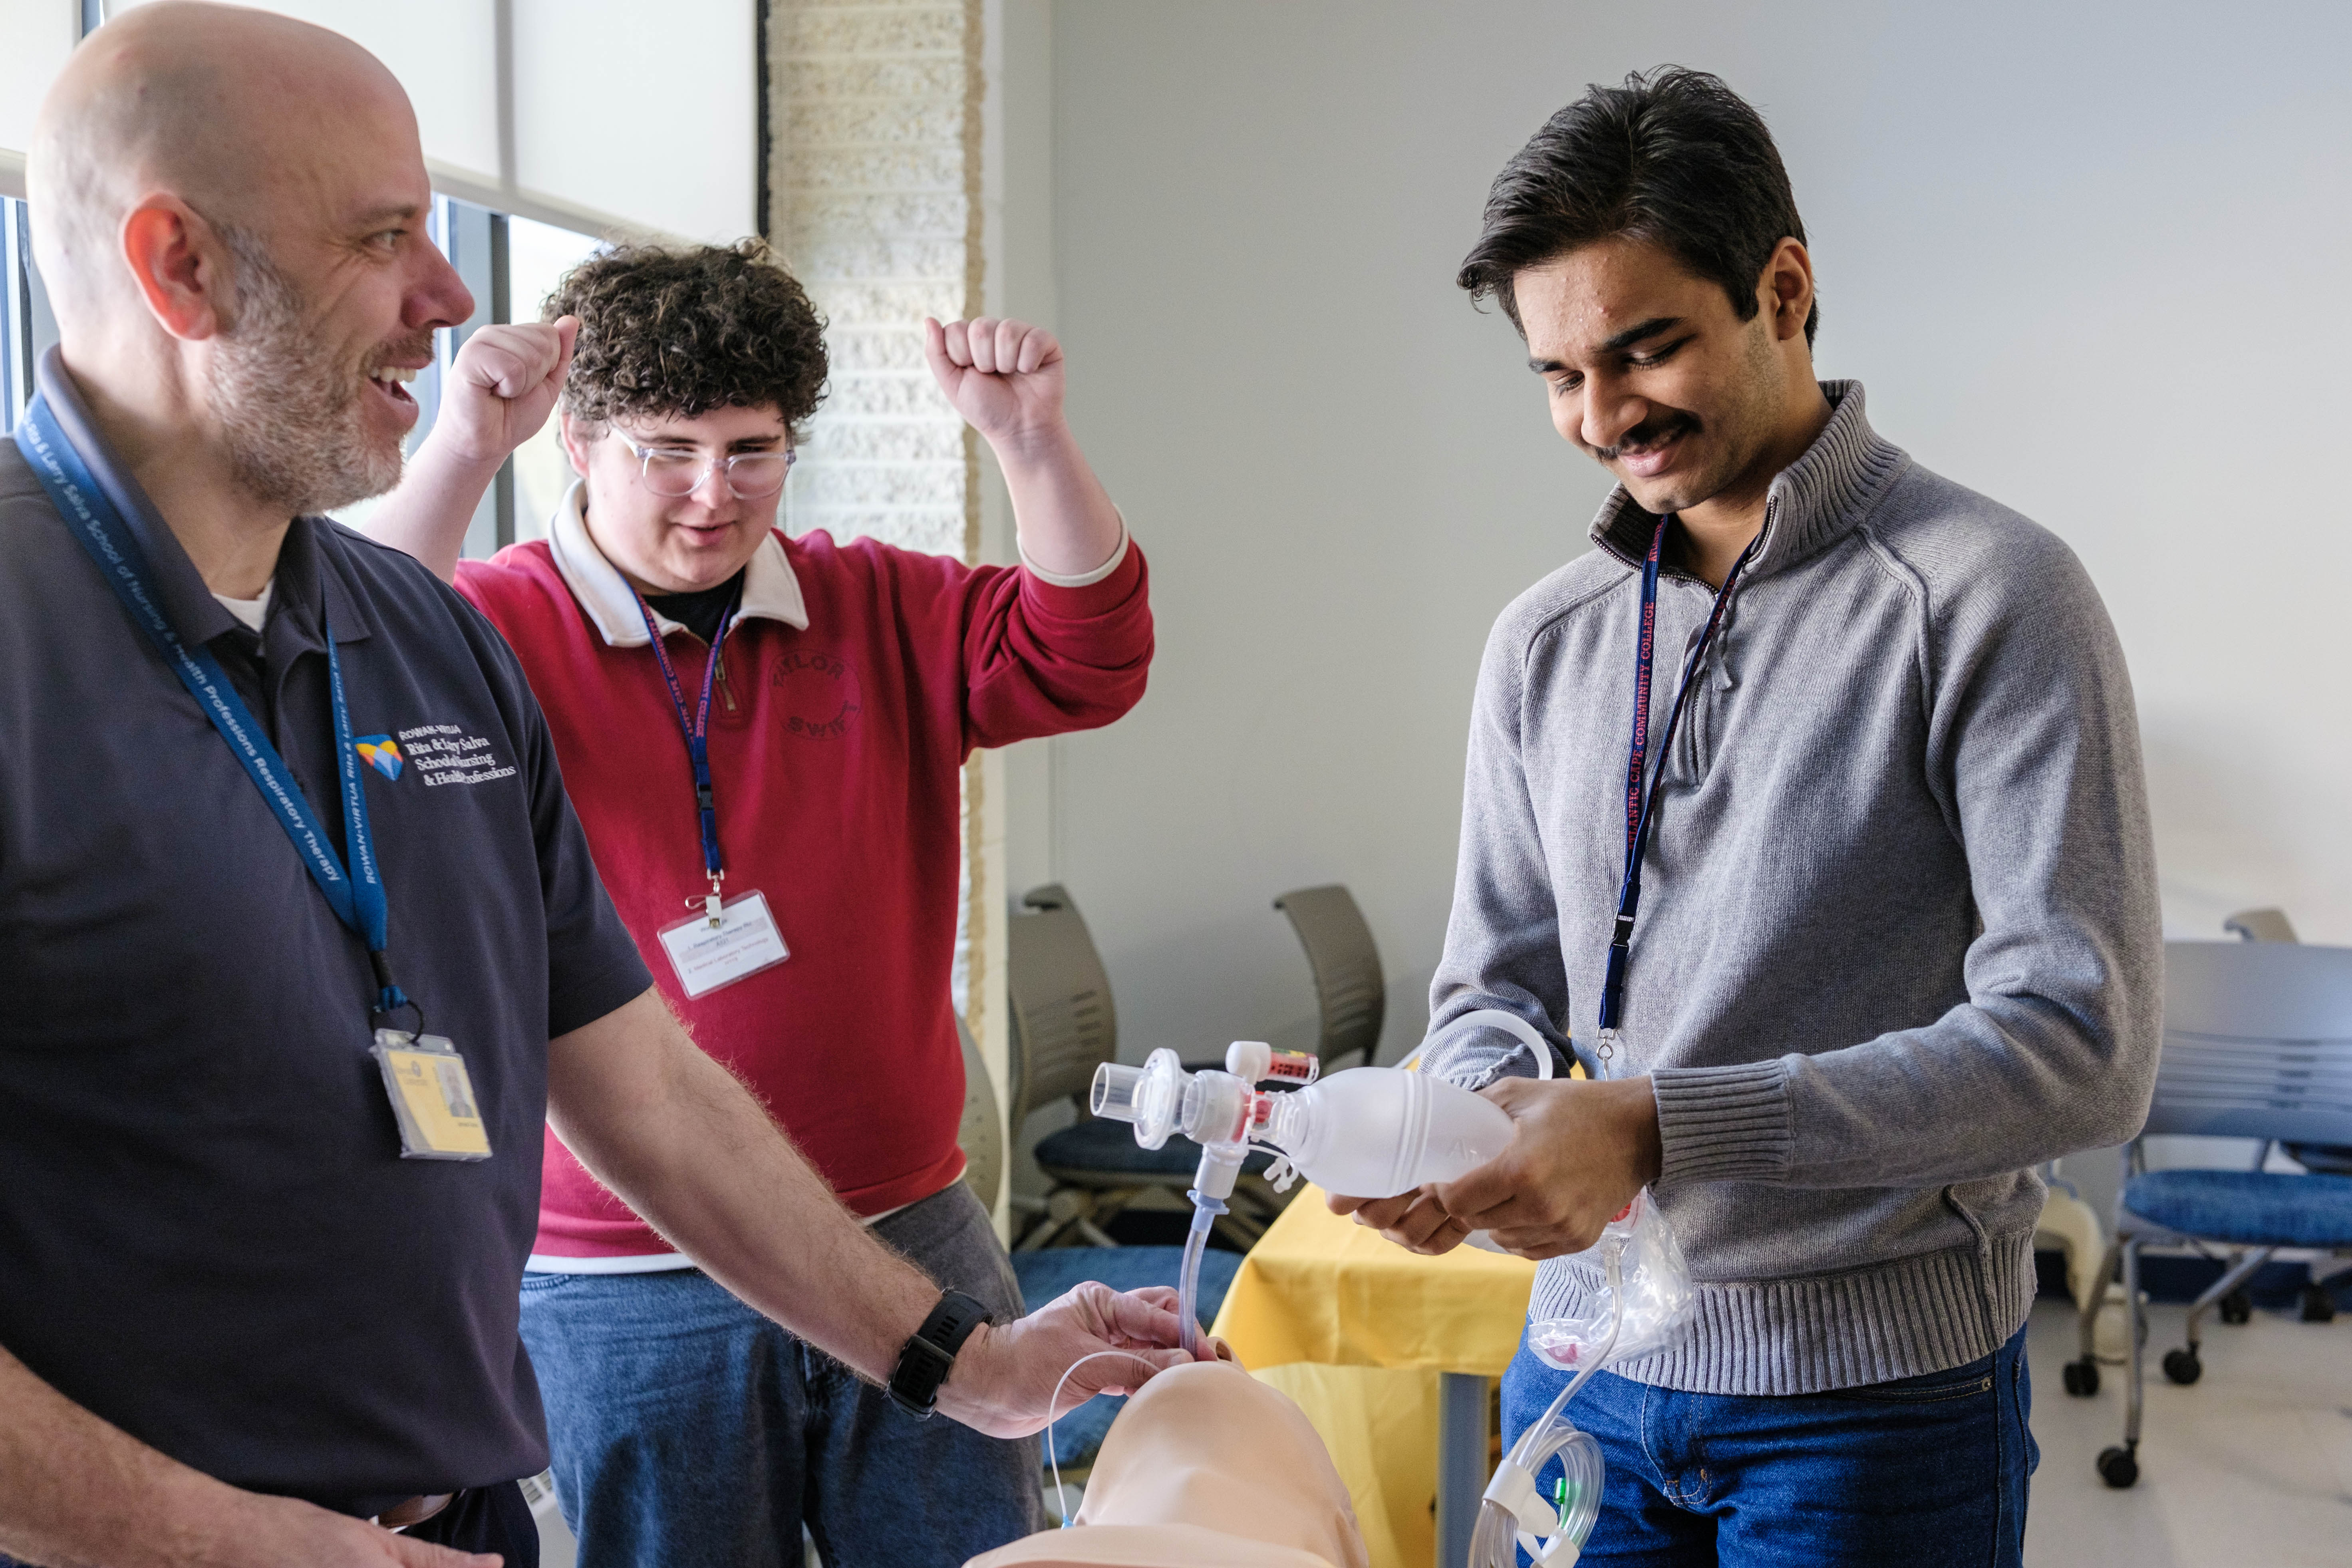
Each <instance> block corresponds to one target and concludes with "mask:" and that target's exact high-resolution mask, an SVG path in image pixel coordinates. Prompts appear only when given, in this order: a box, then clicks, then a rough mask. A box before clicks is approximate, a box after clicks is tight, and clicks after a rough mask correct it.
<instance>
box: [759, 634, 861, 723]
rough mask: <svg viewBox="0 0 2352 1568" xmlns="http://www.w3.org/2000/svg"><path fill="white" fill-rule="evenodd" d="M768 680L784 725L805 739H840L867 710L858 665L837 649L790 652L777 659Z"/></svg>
mask: <svg viewBox="0 0 2352 1568" xmlns="http://www.w3.org/2000/svg"><path fill="white" fill-rule="evenodd" d="M768 684H769V686H770V687H771V688H772V689H774V691H775V693H776V701H777V704H778V706H779V707H780V708H781V709H782V711H783V720H784V728H785V729H786V730H788V731H791V732H792V733H793V734H795V735H798V736H800V737H802V738H803V739H804V740H810V741H837V740H839V739H840V738H841V737H842V736H844V735H846V734H847V733H849V731H851V730H852V729H854V728H856V723H857V716H858V715H859V714H860V713H863V712H865V711H866V690H865V688H864V687H863V686H862V685H861V684H860V683H859V682H858V679H857V669H856V666H854V665H852V664H851V663H850V662H849V661H848V660H847V659H845V658H842V657H841V656H840V655H839V654H837V653H822V652H800V651H794V652H792V653H788V654H786V655H784V657H783V658H780V659H778V660H777V661H776V668H775V673H774V674H772V675H771V676H769V677H768Z"/></svg>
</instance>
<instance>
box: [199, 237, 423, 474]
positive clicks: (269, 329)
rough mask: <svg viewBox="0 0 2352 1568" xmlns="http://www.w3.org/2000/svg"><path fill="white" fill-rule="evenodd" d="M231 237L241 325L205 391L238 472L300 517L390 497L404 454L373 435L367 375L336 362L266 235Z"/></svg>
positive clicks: (224, 343) (223, 344) (229, 337)
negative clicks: (365, 404)
mask: <svg viewBox="0 0 2352 1568" xmlns="http://www.w3.org/2000/svg"><path fill="white" fill-rule="evenodd" d="M223 237H224V238H225V239H226V241H227V244H228V247H229V249H230V251H231V252H232V253H233V254H234V255H235V256H236V262H237V277H236V321H235V322H234V323H232V325H231V326H230V328H229V330H228V331H226V332H224V333H223V334H222V336H221V341H220V343H219V345H218V350H217V352H216V353H215V354H214V355H213V358H212V363H211V374H210V376H209V378H208V383H207V384H206V386H205V403H206V405H207V406H209V407H210V409H211V411H212V415H213V417H214V419H215V421H216V422H217V426H218V428H219V429H220V431H221V434H222V438H223V440H224V442H225V443H226V447H227V452H228V458H229V465H230V471H231V472H232V473H233V474H234V475H235V476H236V480H237V482H238V483H239V484H240V485H242V486H243V487H244V488H245V489H247V490H248V491H250V492H251V493H252V494H253V495H254V496H255V497H256V498H257V499H258V500H263V501H267V502H268V503H270V504H272V505H274V506H282V507H284V508H285V509H286V510H288V511H289V513H292V514H294V515H297V516H300V515H305V514H310V513H316V512H325V511H332V510H334V509H335V508H337V507H342V506H349V505H351V504H352V502H353V501H357V500H366V499H367V498H368V497H370V496H377V495H382V494H383V493H384V491H386V490H388V489H392V488H393V487H394V485H397V484H398V483H399V482H400V468H401V460H402V458H401V450H400V446H399V443H398V442H396V441H395V442H390V443H386V442H384V441H383V440H382V438H381V437H371V436H370V434H369V432H368V428H367V421H366V417H365V415H364V413H363V411H362V408H361V405H360V400H361V398H362V397H364V396H365V395H366V389H365V388H364V387H362V385H361V381H362V375H361V367H360V366H357V365H344V364H339V363H336V361H335V355H334V352H333V350H332V349H331V348H330V347H328V346H327V345H326V344H325V343H324V342H320V339H319V337H318V335H317V334H316V333H315V332H314V331H311V330H310V326H309V324H308V323H307V322H306V321H304V319H303V318H304V311H303V309H302V306H303V300H302V297H301V294H300V291H299V289H296V288H295V286H294V284H293V282H292V280H291V279H288V278H287V277H286V275H285V274H284V273H282V272H280V271H278V268H276V267H275V266H273V265H272V264H271V262H270V260H269V256H268V250H267V249H266V247H264V246H263V245H262V244H261V242H260V238H259V237H258V236H256V235H252V234H248V233H246V232H244V231H242V230H236V229H226V230H224V234H223ZM372 441H373V445H372V444H371V443H372Z"/></svg>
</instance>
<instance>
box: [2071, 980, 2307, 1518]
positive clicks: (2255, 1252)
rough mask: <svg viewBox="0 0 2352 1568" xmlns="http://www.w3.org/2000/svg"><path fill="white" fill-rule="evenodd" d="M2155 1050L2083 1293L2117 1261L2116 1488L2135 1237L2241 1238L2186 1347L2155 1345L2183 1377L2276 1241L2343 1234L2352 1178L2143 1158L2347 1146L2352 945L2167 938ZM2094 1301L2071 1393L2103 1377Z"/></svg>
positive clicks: (2135, 1314)
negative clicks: (2124, 1327)
mask: <svg viewBox="0 0 2352 1568" xmlns="http://www.w3.org/2000/svg"><path fill="white" fill-rule="evenodd" d="M2164 962H2165V1016H2164V1055H2163V1058H2162V1060H2161V1061H2160V1062H2159V1064H2158V1069H2157V1080H2156V1097H2155V1100H2154V1103H2153V1104H2152V1105H2151V1106H2150V1107H2149V1110H2148V1118H2147V1126H2146V1127H2144V1128H2143V1129H2141V1131H2140V1136H2139V1137H2138V1138H2135V1139H2134V1140H2133V1141H2132V1142H2131V1144H2130V1146H2129V1147H2128V1149H2127V1150H2126V1153H2125V1159H2126V1171H2125V1177H2126V1179H2125V1182H2124V1185H2123V1191H2122V1192H2121V1194H2118V1196H2117V1198H2116V1242H2115V1245H2114V1246H2112V1247H2110V1248H2109V1249H2108V1253H2107V1257H2106V1258H2105V1260H2103V1262H2102V1263H2101V1265H2100V1273H2099V1278H2098V1279H2097V1281H2096V1282H2095V1288H2094V1289H2093V1292H2092V1296H2093V1299H2094V1300H2097V1299H2098V1298H2099V1297H2100V1296H2102V1295H2104V1294H2105V1289H2106V1283H2107V1281H2108V1280H2109V1279H2112V1278H2113V1277H2114V1274H2115V1271H2116V1267H2117V1265H2118V1264H2120V1265H2121V1268H2122V1270H2123V1284H2124V1300H2126V1302H2127V1303H2129V1307H2130V1310H2131V1313H2132V1331H2131V1333H2130V1334H2129V1336H2128V1341H2129V1343H2130V1347H2131V1384H2130V1389H2129V1396H2128V1401H2127V1403H2126V1407H2125V1415H2124V1440H2123V1444H2122V1446H2121V1447H2113V1448H2108V1449H2106V1450H2105V1451H2104V1452H2102V1453H2101V1454H2100V1455H2099V1460H2098V1465H2099V1475H2100V1477H2101V1479H2104V1480H2105V1482H2106V1483H2107V1484H2108V1485H2109V1486H2111V1487H2127V1486H2130V1485H2131V1484H2132V1483H2133V1482H2134V1481H2136V1480H2137V1479H2139V1453H2138V1450H2139V1432H2140V1415H2141V1405H2142V1398H2141V1393H2142V1390H2141V1376H2142V1373H2141V1365H2140V1352H2141V1341H2142V1339H2143V1338H2145V1336H2146V1333H2147V1325H2146V1321H2145V1317H2146V1314H2145V1311H2144V1310H2143V1309H2142V1307H2141V1305H2140V1291H2139V1255H2140V1249H2141V1248H2142V1247H2147V1246H2149V1245H2151V1244H2157V1245H2174V1244H2179V1243H2193V1242H2206V1243H2214V1244H2218V1245H2221V1246H2224V1247H2243V1248H2246V1249H2247V1250H2246V1251H2245V1253H2244V1254H2243V1255H2242V1257H2241V1258H2239V1259H2238V1261H2237V1262H2236V1264H2235V1265H2233V1266H2232V1267H2231V1268H2229V1269H2227V1270H2225V1271H2224V1272H2223V1274H2222V1276H2221V1279H2218V1280H2216V1281H2214V1283H2213V1285H2212V1286H2211V1288H2210V1289H2207V1290H2206V1291H2205V1293H2204V1294H2203V1295H2202V1296H2200V1297H2199V1298H2198V1299H2197V1300H2196V1301H2195V1303H2193V1304H2192V1305H2191V1307H2190V1309H2189V1333H2188V1341H2189V1342H2188V1345H2187V1348H2186V1349H2183V1350H2178V1351H2174V1352H2170V1353H2169V1354H2168V1355H2167V1356H2166V1357H2165V1358H2164V1363H2165V1373H2166V1375H2167V1376H2168V1377H2170V1378H2171V1379H2172V1381H2174V1382H2175V1383H2182V1384H2187V1383H2194V1382H2195V1381H2197V1378H2198V1376H2199V1375H2200V1373H2202V1371H2203V1367H2202V1366H2201V1365H2200V1363H2199V1361H2198V1359H2197V1350H2198V1337H2197V1334H2198V1324H2199V1322H2200V1319H2201V1318H2202V1316H2203V1314H2204V1312H2205V1310H2207V1309H2208V1308H2210V1307H2211V1306H2212V1305H2213V1304H2214V1303H2215V1302H2217V1301H2220V1300H2221V1299H2222V1298H2223V1297H2225V1296H2227V1295H2229V1294H2230V1293H2231V1291H2234V1290H2236V1289H2238V1288H2239V1286H2240V1285H2242V1283H2244V1281H2245V1280H2246V1279H2249V1278H2251V1277H2252V1274H2253V1272H2254V1270H2255V1269H2256V1268H2260V1267H2262V1265H2263V1263H2264V1262H2265V1261H2267V1260H2268V1258H2270V1256H2271V1253H2272V1252H2273V1250H2274V1249H2276V1248H2278V1247H2316V1248H2321V1249H2334V1248H2337V1247H2352V1176H2343V1175H2335V1174H2327V1173H2283V1172H2272V1171H2261V1170H2254V1171H2201V1170H2189V1171H2150V1170H2148V1169H2147V1163H2146V1159H2145V1156H2144V1152H2143V1143H2144V1141H2145V1140H2146V1139H2147V1136H2148V1135H2150V1134H2152V1133H2174V1134H2189V1135H2197V1136H2206V1137H2219V1138H2252V1139H2258V1140H2262V1141H2263V1142H2265V1143H2267V1142H2271V1141H2277V1142H2290V1143H2316V1144H2326V1145H2342V1144H2352V948H2340V947H2302V946H2294V945H2290V944H2287V943H2283V942H2243V943H2241V942H2167V943H2166V944H2165V950H2164ZM2094 1321H2095V1314H2092V1313H2085V1314H2084V1318H2083V1346H2082V1351H2083V1353H2082V1359H2081V1360H2079V1361H2077V1362H2075V1363H2072V1364H2071V1365H2069V1366H2068V1367H2067V1369H2066V1391H2067V1392H2068V1393H2069V1394H2092V1393H2095V1392H2096V1391H2097V1388H2098V1373H2097V1363H2096V1362H2095V1360H2094V1359H2093V1357H2092V1353H2091V1334H2092V1325H2093V1323H2094Z"/></svg>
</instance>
